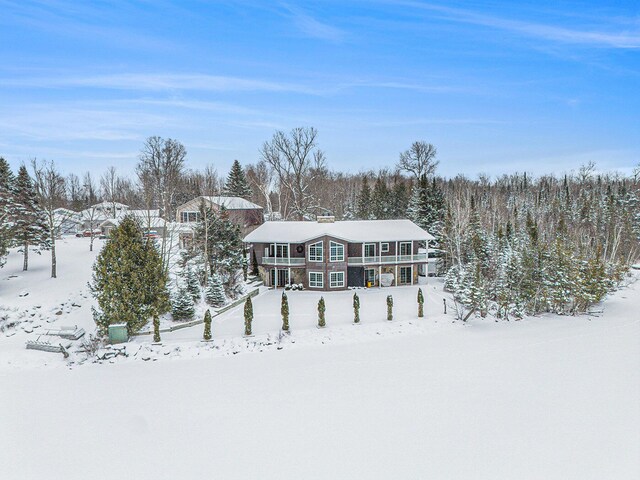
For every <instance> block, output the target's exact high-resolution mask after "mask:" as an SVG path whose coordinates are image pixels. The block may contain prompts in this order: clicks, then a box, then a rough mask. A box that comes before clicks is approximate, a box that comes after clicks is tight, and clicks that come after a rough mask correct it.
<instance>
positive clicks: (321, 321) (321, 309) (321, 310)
mask: <svg viewBox="0 0 640 480" xmlns="http://www.w3.org/2000/svg"><path fill="white" fill-rule="evenodd" d="M325 310H326V308H325V305H324V297H320V300H318V327H320V328H324V327H325V325H326V323H325V318H324V312H325Z"/></svg>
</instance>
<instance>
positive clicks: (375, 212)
mask: <svg viewBox="0 0 640 480" xmlns="http://www.w3.org/2000/svg"><path fill="white" fill-rule="evenodd" d="M390 206H391V205H390V202H389V190H388V189H387V185H386V183H385V182H384V180H383V179H382V177H381V176H379V177H378V178H377V180H376V183H375V185H374V187H373V194H372V195H371V209H370V215H371V217H372V218H374V219H376V220H384V219H387V218H389V217H390V215H389V213H390V212H389V208H390Z"/></svg>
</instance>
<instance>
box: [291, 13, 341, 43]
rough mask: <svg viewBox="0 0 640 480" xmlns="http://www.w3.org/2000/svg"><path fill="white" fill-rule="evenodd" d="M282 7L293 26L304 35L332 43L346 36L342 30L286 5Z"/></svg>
mask: <svg viewBox="0 0 640 480" xmlns="http://www.w3.org/2000/svg"><path fill="white" fill-rule="evenodd" d="M283 7H284V8H285V9H286V10H287V12H288V13H289V15H290V16H291V19H292V21H293V24H294V25H295V26H296V28H297V29H298V30H299V31H300V32H301V33H303V34H304V35H306V36H308V37H311V38H317V39H320V40H326V41H329V42H334V43H339V42H342V41H343V40H344V38H345V36H346V32H345V31H344V30H341V29H339V28H337V27H334V26H333V25H328V24H326V23H323V22H321V21H319V20H317V19H316V18H314V17H312V16H311V15H309V14H308V13H306V12H304V11H302V10H301V9H299V8H297V7H293V6H291V5H286V4H285V5H283Z"/></svg>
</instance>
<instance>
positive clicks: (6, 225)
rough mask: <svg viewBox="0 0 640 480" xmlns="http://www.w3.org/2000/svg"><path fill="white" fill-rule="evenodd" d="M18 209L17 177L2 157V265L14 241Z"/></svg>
mask: <svg viewBox="0 0 640 480" xmlns="http://www.w3.org/2000/svg"><path fill="white" fill-rule="evenodd" d="M16 211H17V205H16V200H15V177H14V176H13V172H12V171H11V168H10V167H9V163H8V162H7V161H6V160H5V159H4V158H2V157H0V267H2V266H3V265H4V262H5V258H6V256H7V254H8V253H9V248H10V247H11V246H12V244H13V241H14V234H15V216H16Z"/></svg>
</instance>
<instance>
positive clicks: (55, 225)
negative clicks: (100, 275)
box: [31, 159, 68, 278]
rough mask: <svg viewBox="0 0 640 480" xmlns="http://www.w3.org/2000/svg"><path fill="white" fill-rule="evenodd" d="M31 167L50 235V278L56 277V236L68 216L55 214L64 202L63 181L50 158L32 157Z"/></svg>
mask: <svg viewBox="0 0 640 480" xmlns="http://www.w3.org/2000/svg"><path fill="white" fill-rule="evenodd" d="M31 167H32V168H33V174H34V180H35V181H34V186H35V189H36V195H37V196H38V202H39V204H40V206H41V207H42V209H43V210H44V212H45V216H46V219H47V224H48V227H49V233H50V235H51V278H57V276H58V260H57V258H56V236H57V235H58V232H59V230H60V227H61V226H62V225H61V224H62V223H63V222H64V221H65V220H66V218H68V215H65V214H64V213H62V212H61V213H60V214H59V215H56V209H57V208H60V207H62V206H63V205H64V202H65V181H64V177H63V176H62V175H61V174H60V172H58V170H56V166H55V164H54V163H53V161H51V160H50V161H48V162H47V161H45V162H38V161H37V160H36V159H33V160H32V161H31ZM65 217H66V218H65Z"/></svg>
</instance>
